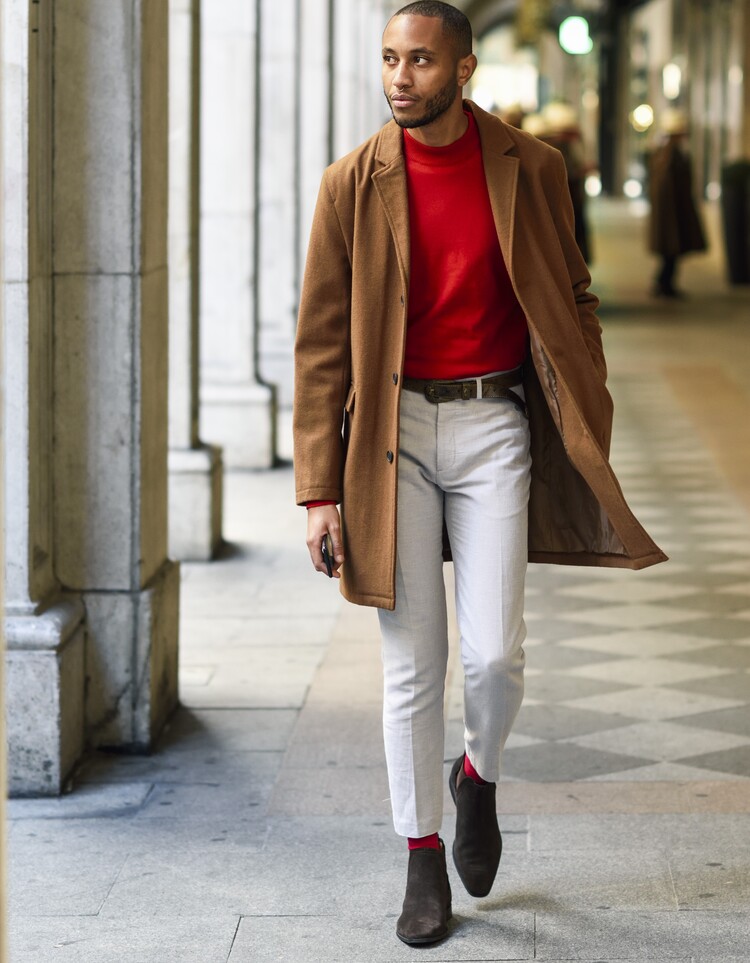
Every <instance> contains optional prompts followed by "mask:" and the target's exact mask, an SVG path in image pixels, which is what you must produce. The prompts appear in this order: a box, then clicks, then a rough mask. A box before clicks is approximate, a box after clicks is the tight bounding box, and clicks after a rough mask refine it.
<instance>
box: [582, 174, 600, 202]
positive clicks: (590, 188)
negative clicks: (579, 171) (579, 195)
mask: <svg viewBox="0 0 750 963" xmlns="http://www.w3.org/2000/svg"><path fill="white" fill-rule="evenodd" d="M584 188H585V190H586V194H587V195H588V197H598V196H599V195H600V194H601V192H602V179H601V177H600V176H599V175H598V174H589V175H588V176H587V177H586V180H585V182H584Z"/></svg>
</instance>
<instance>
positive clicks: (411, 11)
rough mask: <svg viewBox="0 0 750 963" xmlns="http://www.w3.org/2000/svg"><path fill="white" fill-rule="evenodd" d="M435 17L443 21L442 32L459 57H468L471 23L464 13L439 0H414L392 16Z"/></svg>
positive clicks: (470, 42)
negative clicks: (414, 0)
mask: <svg viewBox="0 0 750 963" xmlns="http://www.w3.org/2000/svg"><path fill="white" fill-rule="evenodd" d="M407 14H408V15H410V16H412V17H437V18H438V20H442V22H443V33H444V34H445V35H446V36H447V37H448V38H449V39H450V41H451V42H452V44H453V46H454V47H455V50H456V53H457V55H458V56H459V57H468V56H469V54H470V53H471V48H472V35H471V24H470V23H469V18H468V17H467V16H466V14H465V13H462V12H461V11H460V10H458V9H457V8H456V7H452V6H451V5H450V4H449V3H441V2H440V0H416V2H415V3H407V5H406V6H405V7H401V9H400V10H397V11H396V12H395V13H394V17H402V16H405V15H407Z"/></svg>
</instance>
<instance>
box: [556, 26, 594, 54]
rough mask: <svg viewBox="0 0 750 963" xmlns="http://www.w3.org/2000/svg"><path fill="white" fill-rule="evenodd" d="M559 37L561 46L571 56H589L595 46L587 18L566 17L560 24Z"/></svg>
mask: <svg viewBox="0 0 750 963" xmlns="http://www.w3.org/2000/svg"><path fill="white" fill-rule="evenodd" d="M558 37H559V40H560V46H561V47H562V48H563V50H564V51H565V52H566V53H569V54H587V53H590V52H591V49H592V48H593V46H594V41H593V40H592V39H591V37H590V35H589V23H588V20H586V18H585V17H566V18H565V20H563V22H562V23H561V24H560V31H559V33H558Z"/></svg>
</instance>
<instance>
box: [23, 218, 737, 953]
mask: <svg viewBox="0 0 750 963" xmlns="http://www.w3.org/2000/svg"><path fill="white" fill-rule="evenodd" d="M642 228H643V225H642V222H641V221H639V220H638V219H637V218H634V217H632V209H631V208H627V207H622V206H616V205H615V206H612V205H610V206H605V207H602V208H601V209H600V211H599V216H598V218H597V252H598V253H597V258H598V261H597V265H596V271H595V273H596V287H597V290H598V291H599V292H600V293H602V294H603V295H604V297H605V304H604V308H603V311H602V317H603V321H604V328H605V342H606V345H607V353H608V358H609V363H610V372H611V377H610V383H611V385H612V390H613V393H614V395H615V400H616V427H615V443H614V449H613V459H614V462H615V465H616V467H617V469H618V473H619V476H620V478H621V481H622V484H623V488H624V490H625V493H626V495H627V496H628V499H629V500H630V502H631V504H632V505H633V507H634V508H635V510H636V512H637V514H638V515H639V516H640V517H641V518H642V519H643V520H644V522H646V523H647V526H648V527H649V529H650V530H651V531H652V533H653V534H654V536H655V537H656V538H657V540H658V541H659V542H660V544H661V545H662V546H663V547H664V548H665V550H666V551H667V552H668V553H669V554H670V556H671V561H670V562H669V563H667V564H664V565H660V566H657V567H655V568H653V569H649V570H646V571H644V572H628V571H613V570H593V569H577V568H563V567H540V566H533V567H532V569H531V570H530V572H529V579H528V602H527V615H528V629H529V637H528V640H527V645H526V651H527V666H528V671H527V696H526V701H525V704H524V707H523V708H522V710H521V714H520V716H519V719H518V722H517V725H516V727H515V730H514V733H513V736H512V738H511V741H510V743H509V746H508V748H507V751H506V753H505V761H504V767H505V772H504V776H503V781H502V784H501V785H500V787H499V790H498V810H499V812H500V820H501V827H502V830H503V838H504V855H503V860H502V863H501V867H500V873H499V875H498V879H497V882H496V884H495V887H494V888H493V891H492V893H491V894H490V896H489V897H488V898H487V899H484V900H479V901H477V900H473V899H471V898H470V897H468V896H467V894H466V893H465V892H464V891H463V889H462V887H461V886H460V883H459V881H458V879H457V878H456V875H455V873H454V872H453V869H452V867H450V869H449V872H450V873H451V879H452V883H453V893H454V920H453V922H452V924H451V926H452V928H451V933H450V937H449V939H447V940H446V941H444V942H443V943H442V944H440V945H438V946H435V947H430V948H423V949H419V950H412V949H409V948H407V947H405V946H403V945H401V944H400V943H399V942H398V940H397V939H396V938H395V935H394V925H395V919H396V916H397V915H398V912H399V909H400V901H401V898H402V894H403V884H404V878H405V863H406V860H405V853H404V847H403V844H402V841H401V840H398V839H397V838H396V837H395V836H394V835H393V832H392V829H391V826H390V814H389V803H388V788H387V781H386V778H385V769H384V761H383V750H382V737H381V732H380V686H381V675H380V663H379V658H380V657H379V644H378V630H377V619H376V617H375V614H374V612H373V611H372V610H369V609H361V608H357V607H354V606H344V605H342V603H341V601H340V598H339V596H338V595H337V593H336V591H335V586H333V585H332V584H330V583H328V582H327V581H326V580H325V579H322V578H318V577H315V576H314V575H313V574H312V573H311V572H310V569H309V562H308V561H307V560H306V558H305V550H304V544H303V534H302V527H303V524H304V518H303V517H301V515H300V511H299V510H298V509H296V508H294V507H293V505H292V501H293V499H292V478H291V472H290V470H289V469H284V470H282V471H278V472H275V473H263V474H259V475H232V476H230V477H229V478H228V480H227V492H226V497H227V507H228V520H227V534H228V536H229V538H230V540H231V543H232V545H231V548H228V549H227V551H226V552H225V553H224V554H223V556H222V558H221V559H220V560H218V561H217V562H215V563H213V564H212V565H192V566H185V568H184V583H183V593H182V603H181V610H182V635H181V696H182V701H183V708H182V709H181V710H180V711H179V713H178V714H177V715H176V716H175V717H174V719H173V720H172V722H171V723H170V725H169V727H168V729H167V731H166V732H165V734H164V737H163V738H162V740H161V741H160V745H159V747H158V749H157V751H156V752H155V753H153V754H152V755H151V756H148V757H123V756H109V755H106V754H104V753H100V754H97V755H96V756H94V757H93V758H91V759H89V760H88V761H87V763H86V765H85V766H84V767H82V769H81V770H80V772H79V773H78V774H77V776H76V779H75V784H74V786H73V791H72V792H71V793H70V794H69V795H66V796H64V797H62V798H61V799H54V800H24V801H21V800H15V801H13V802H12V803H11V805H10V816H11V821H10V827H9V832H10V844H11V853H12V857H11V945H12V953H11V963H49V961H62V963H68V961H71V963H121V961H123V960H127V961H128V963H246V961H247V963H249V961H252V963H271V961H275V963H380V961H393V963H395V961H416V960H424V961H435V963H438V961H442V963H446V961H449V960H450V961H459V960H461V961H479V960H485V961H500V960H545V961H547V963H555V961H563V960H571V959H578V960H588V961H590V963H592V961H600V963H609V961H615V960H616V961H621V963H644V961H646V960H657V961H667V960H668V961H672V963H741V961H744V963H750V949H748V947H750V916H749V915H748V907H749V906H750V712H749V711H748V708H749V704H750V691H749V689H750V675H749V672H750V592H749V591H748V590H749V589H750V432H747V431H746V430H745V432H744V433H743V427H744V428H745V429H746V426H747V424H748V423H749V422H750V394H748V389H747V379H746V375H747V370H748V366H749V365H748V362H749V361H750V357H749V341H750V336H749V334H748V328H747V317H748V309H749V307H750V299H748V297H747V292H743V291H736V290H735V291H728V290H727V289H726V287H725V285H724V283H723V280H722V278H721V275H720V273H719V265H717V263H716V259H715V258H714V259H713V260H712V259H711V258H710V257H709V258H704V259H696V260H695V261H694V262H693V264H691V267H690V271H689V273H686V274H685V283H686V286H687V287H688V288H689V289H690V290H691V293H692V294H693V297H692V298H691V300H690V301H688V302H686V303H684V304H682V303H681V304H679V305H673V304H663V303H661V302H660V303H658V304H654V303H652V302H650V301H649V300H648V298H647V296H646V294H645V288H646V287H647V278H648V273H649V271H650V269H651V265H650V264H649V262H648V260H647V258H646V257H645V255H644V254H643V249H642V242H641V232H642ZM712 229H713V230H714V233H715V226H713V225H712ZM714 249H716V248H715V245H714ZM709 322H710V326H709ZM727 424H729V425H730V426H732V429H733V430H731V431H729V430H727V427H726V426H727ZM446 575H447V578H448V579H449V580H450V578H451V573H450V568H448V569H447V572H446ZM460 700H461V678H460V669H459V660H458V658H457V646H456V645H455V644H454V645H453V646H452V656H451V663H450V669H449V688H448V699H447V704H448V717H449V721H448V726H447V745H446V760H447V763H446V769H447V766H448V765H449V763H450V761H452V759H453V758H454V756H455V755H456V754H457V753H458V752H460V751H461V744H462V742H461V736H462V725H461V707H460ZM453 816H454V810H453V805H452V802H451V800H450V796H449V794H448V793H447V791H446V796H445V820H444V827H443V835H444V837H445V840H446V843H447V845H448V847H450V844H451V841H452V835H453V825H452V824H453Z"/></svg>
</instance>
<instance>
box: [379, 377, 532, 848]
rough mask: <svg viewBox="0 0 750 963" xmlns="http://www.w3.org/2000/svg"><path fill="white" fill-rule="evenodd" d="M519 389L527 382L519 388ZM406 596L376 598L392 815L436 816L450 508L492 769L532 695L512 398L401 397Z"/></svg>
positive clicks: (478, 760)
mask: <svg viewBox="0 0 750 963" xmlns="http://www.w3.org/2000/svg"><path fill="white" fill-rule="evenodd" d="M515 390H516V392H517V393H518V394H520V395H521V397H523V389H522V388H521V387H520V386H519V387H518V388H516V389H515ZM398 466H399V467H398V473H399V474H398V530H397V562H396V608H395V610H394V611H393V612H388V611H386V610H384V609H379V610H378V615H379V618H380V629H381V635H382V654H383V670H384V705H383V733H384V739H385V753H386V761H387V765H388V780H389V783H390V791H391V805H392V808H393V822H394V827H395V829H396V832H397V833H399V834H400V835H402V836H414V837H418V836H426V835H428V834H429V833H434V832H437V831H438V830H439V829H440V825H441V822H442V812H443V785H442V783H443V754H444V720H443V699H444V690H445V676H446V670H447V663H448V628H447V613H446V601H445V586H444V583H443V563H442V530H443V518H445V522H446V525H447V528H448V535H449V538H450V543H451V551H452V555H453V561H454V568H455V584H456V611H457V617H458V627H459V631H460V636H461V660H462V663H463V668H464V678H465V683H464V725H465V742H466V752H467V754H468V756H469V759H470V760H471V762H472V764H473V765H474V767H475V769H476V770H477V772H478V773H479V774H480V775H481V776H482V778H483V779H486V780H488V781H489V782H495V781H496V780H497V778H498V775H499V770H500V754H501V752H502V749H503V746H504V745H505V741H506V739H507V737H508V735H509V733H510V729H511V726H512V725H513V721H514V719H515V717H516V714H517V712H518V709H519V708H520V705H521V699H522V698H523V666H524V654H523V649H522V644H523V641H524V638H525V636H526V629H525V626H524V621H523V600H524V579H525V575H526V564H527V528H528V499H529V477H530V467H531V460H530V456H529V428H528V421H527V419H526V416H525V415H524V414H523V413H522V412H521V411H519V410H518V408H516V407H515V406H514V405H513V404H512V403H510V402H508V401H506V400H504V399H494V398H481V399H471V400H468V401H449V402H442V403H440V404H432V403H431V402H429V401H427V399H426V398H424V396H423V395H421V394H419V393H417V392H412V391H404V392H403V393H402V396H401V437H400V447H399V463H398Z"/></svg>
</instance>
